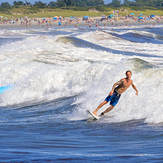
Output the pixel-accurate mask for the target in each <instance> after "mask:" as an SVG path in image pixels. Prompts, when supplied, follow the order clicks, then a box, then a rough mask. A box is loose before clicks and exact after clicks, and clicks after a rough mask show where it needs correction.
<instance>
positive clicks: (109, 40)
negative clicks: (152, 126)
mask: <svg viewBox="0 0 163 163" xmlns="http://www.w3.org/2000/svg"><path fill="white" fill-rule="evenodd" d="M78 37H79V38H81V39H85V40H87V41H90V42H93V43H95V44H98V45H102V46H106V47H110V48H113V49H120V50H121V51H123V49H126V48H125V46H126V47H128V48H129V49H128V50H129V51H138V52H139V51H140V50H139V49H141V47H140V46H142V44H138V43H131V42H129V41H126V42H124V40H122V39H119V38H115V37H111V35H109V34H107V33H104V32H100V31H97V32H90V33H87V34H82V35H79V36H78ZM60 38H63V39H61V40H60ZM64 39H65V38H64V36H61V35H60V36H49V35H39V36H31V37H28V38H25V39H23V40H22V41H17V42H12V43H10V44H5V45H3V46H1V47H0V48H1V53H0V85H5V84H8V83H9V84H11V83H14V82H16V84H15V88H14V89H13V90H12V91H8V92H6V93H4V94H1V103H0V106H8V105H14V104H20V103H27V102H28V103H32V102H39V101H42V100H44V101H48V100H53V99H57V98H60V97H68V96H72V95H78V98H77V100H76V104H80V105H78V108H76V112H77V113H78V117H76V116H75V115H73V116H72V117H71V119H73V118H74V119H78V118H79V117H80V119H81V118H87V114H86V110H87V109H90V110H92V111H93V110H94V109H95V108H96V107H97V106H98V105H99V103H100V102H102V101H103V100H104V99H105V97H106V96H107V95H108V93H109V91H110V90H111V88H112V85H113V84H114V83H115V82H117V81H118V80H120V79H121V78H123V77H125V74H124V73H125V71H126V70H128V69H130V70H131V71H132V72H133V76H132V79H133V81H134V83H135V85H136V86H137V88H138V90H139V96H136V95H135V91H134V90H133V89H132V88H129V89H128V90H127V91H126V92H125V93H124V94H123V95H122V97H121V99H120V101H119V103H118V104H117V106H116V107H115V108H114V110H113V111H112V112H111V113H110V114H111V115H114V117H112V118H108V119H107V118H106V119H104V122H106V123H108V122H122V121H127V120H133V119H142V118H145V119H146V120H145V122H148V123H159V122H162V121H163V119H162V112H163V111H162V102H161V101H162V97H161V95H162V94H163V90H162V86H163V85H162V83H163V80H162V79H163V73H162V72H163V71H162V67H161V66H160V67H157V66H155V63H156V61H155V60H154V59H155V58H154V57H153V58H145V59H144V58H143V57H135V56H132V57H128V56H124V55H123V54H113V53H110V52H106V51H99V50H95V49H91V48H80V47H76V46H74V45H73V44H71V43H70V42H66V41H65V42H64V41H62V40H64ZM144 46H145V47H144ZM150 46H151V44H147V43H144V44H143V47H142V49H143V50H144V51H145V52H146V53H147V54H151V52H150V51H151V49H152V48H154V49H153V50H155V55H159V56H162V55H163V52H162V50H161V49H162V48H161V47H160V45H155V44H152V47H151V48H150ZM147 47H148V48H150V49H148V48H147ZM135 58H137V59H135ZM145 61H146V62H145ZM159 62H160V63H162V60H161V59H160V60H159ZM106 108H107V106H105V107H104V108H102V109H101V111H103V110H105V109H106Z"/></svg>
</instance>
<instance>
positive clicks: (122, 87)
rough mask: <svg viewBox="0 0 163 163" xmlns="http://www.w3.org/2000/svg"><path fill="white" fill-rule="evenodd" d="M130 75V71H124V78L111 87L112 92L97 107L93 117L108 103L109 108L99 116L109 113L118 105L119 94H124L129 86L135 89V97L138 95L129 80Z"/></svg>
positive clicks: (134, 87)
mask: <svg viewBox="0 0 163 163" xmlns="http://www.w3.org/2000/svg"><path fill="white" fill-rule="evenodd" d="M131 75H132V72H131V71H130V70H128V71H126V78H123V79H121V80H120V81H118V82H117V83H115V84H114V85H113V87H112V90H111V91H110V93H109V95H108V96H107V97H106V99H105V100H104V102H102V103H101V104H100V105H99V106H98V107H97V109H96V110H95V111H94V112H93V114H94V115H96V116H97V111H98V110H99V109H100V108H101V107H102V106H104V105H105V104H107V103H108V102H109V101H110V107H109V108H107V109H106V110H105V111H104V112H102V113H101V116H104V114H106V113H108V112H109V111H111V110H112V109H113V108H114V106H115V105H116V104H117V103H118V101H119V99H120V97H121V94H122V93H123V92H125V91H126V90H127V88H129V87H130V85H132V87H133V89H135V91H136V95H138V90H137V88H136V86H135V85H134V84H133V81H132V80H131Z"/></svg>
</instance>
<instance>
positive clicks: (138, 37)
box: [113, 28, 163, 44]
mask: <svg viewBox="0 0 163 163" xmlns="http://www.w3.org/2000/svg"><path fill="white" fill-rule="evenodd" d="M116 31H117V32H126V31H128V32H126V33H124V34H120V35H119V34H117V33H114V34H113V35H114V36H116V37H120V38H122V39H125V40H129V41H132V42H138V43H153V44H163V30H162V28H143V29H142V28H140V29H136V30H135V29H134V30H131V29H125V30H124V29H117V30H116ZM142 31H144V32H145V33H142Z"/></svg>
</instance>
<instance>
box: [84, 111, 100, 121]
mask: <svg viewBox="0 0 163 163" xmlns="http://www.w3.org/2000/svg"><path fill="white" fill-rule="evenodd" d="M86 111H87V113H89V114H90V115H91V116H92V117H93V118H94V119H96V120H98V119H100V117H99V116H96V115H95V114H93V113H92V112H91V111H89V110H86Z"/></svg>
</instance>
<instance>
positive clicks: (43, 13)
mask: <svg viewBox="0 0 163 163" xmlns="http://www.w3.org/2000/svg"><path fill="white" fill-rule="evenodd" d="M104 9H105V11H104V12H90V11H74V10H64V9H51V8H44V9H38V8H34V7H32V8H31V7H26V6H22V7H20V8H11V9H8V10H6V11H3V12H2V11H1V12H0V16H3V17H8V18H9V19H13V18H20V17H22V18H23V17H25V16H27V17H29V18H35V17H38V18H41V17H54V16H59V17H60V16H61V17H70V16H74V17H83V16H86V15H87V16H91V17H96V16H102V15H105V16H108V15H110V14H113V10H115V12H117V11H120V12H119V13H120V16H126V15H129V14H130V13H134V14H135V16H138V15H140V14H143V15H145V16H150V15H161V16H162V15H163V10H157V9H151V10H149V9H142V10H138V11H137V10H133V9H131V8H129V7H125V8H124V7H121V8H111V7H105V8H104ZM124 10H125V11H124Z"/></svg>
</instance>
